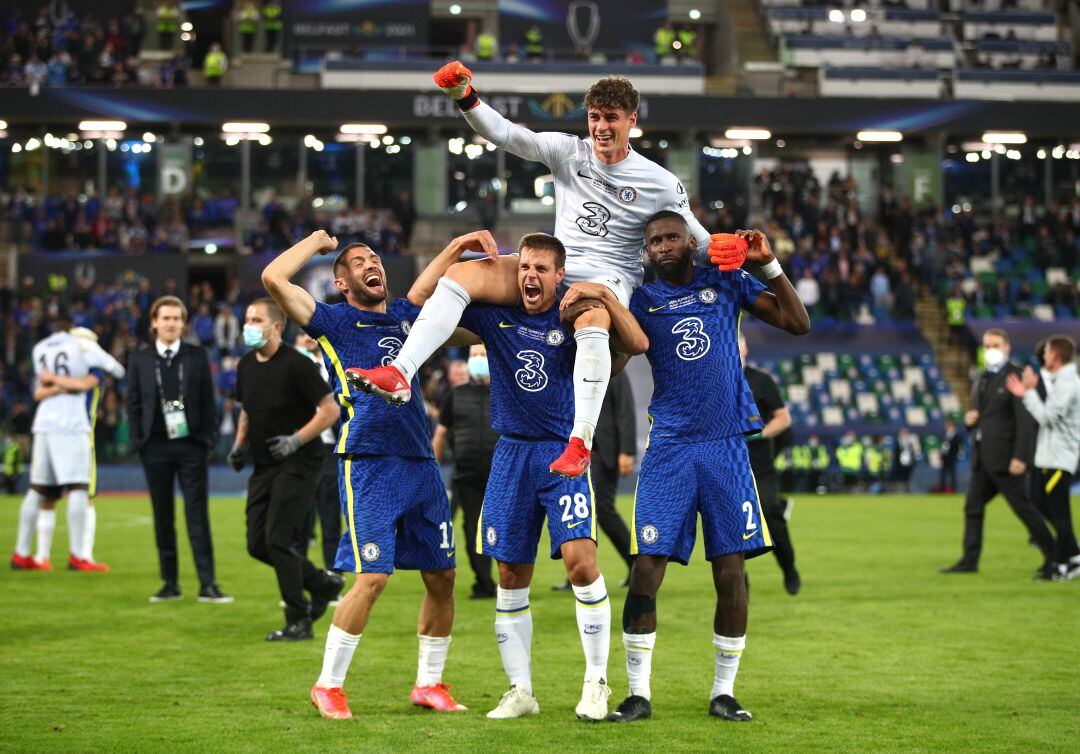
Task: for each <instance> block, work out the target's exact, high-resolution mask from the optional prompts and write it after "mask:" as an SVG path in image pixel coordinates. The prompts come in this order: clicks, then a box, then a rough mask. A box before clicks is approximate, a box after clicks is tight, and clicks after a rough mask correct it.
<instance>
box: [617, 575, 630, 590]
mask: <svg viewBox="0 0 1080 754" xmlns="http://www.w3.org/2000/svg"><path fill="white" fill-rule="evenodd" d="M619 588H620V589H629V588H630V577H629V576H627V577H626V578H625V579H623V580H622V581H620V582H619Z"/></svg>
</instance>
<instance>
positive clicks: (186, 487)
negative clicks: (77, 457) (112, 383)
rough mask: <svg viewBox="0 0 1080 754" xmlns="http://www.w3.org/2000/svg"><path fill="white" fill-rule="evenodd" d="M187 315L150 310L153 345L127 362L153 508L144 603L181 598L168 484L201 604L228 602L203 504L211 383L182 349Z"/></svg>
mask: <svg viewBox="0 0 1080 754" xmlns="http://www.w3.org/2000/svg"><path fill="white" fill-rule="evenodd" d="M186 322H187V308H186V307H185V306H184V304H183V302H182V301H181V300H180V299H178V298H176V297H175V296H162V297H161V298H159V299H157V300H156V301H154V303H153V304H152V305H151V306H150V329H151V331H152V332H153V333H154V335H155V339H154V343H153V344H152V345H149V346H143V347H141V348H140V349H139V350H137V351H135V352H134V353H132V354H131V358H130V363H129V365H128V377H127V383H128V391H127V410H128V423H129V425H130V429H131V446H132V447H133V448H134V449H135V450H136V451H138V453H139V456H140V458H141V459H142V464H143V470H144V471H145V473H146V485H147V487H148V488H149V491H150V501H151V503H152V504H153V508H154V534H155V537H156V539H157V548H158V561H159V564H160V567H161V578H162V581H164V582H165V583H164V585H163V586H162V587H161V589H160V591H158V593H157V594H155V595H154V596H152V597H151V598H150V601H151V602H166V601H170V600H178V599H181V598H182V596H183V595H182V593H181V591H180V582H179V574H178V568H177V553H176V525H175V515H176V514H175V498H174V484H175V482H176V480H177V479H179V481H180V490H181V492H182V493H183V495H184V514H185V517H186V518H187V528H188V538H189V539H190V540H191V549H192V552H193V553H194V556H195V570H196V571H197V572H198V574H199V583H200V589H199V601H200V602H232V599H233V598H232V597H230V596H228V595H225V594H222V593H221V590H220V589H219V588H218V585H217V582H216V580H215V577H214V546H213V542H212V541H211V538H210V511H209V506H208V501H207V487H208V479H209V454H210V449H211V448H213V447H214V441H215V439H216V435H217V427H218V421H217V411H216V409H215V405H214V381H213V378H212V377H211V374H210V356H209V354H208V353H207V351H206V349H205V348H202V347H201V346H193V345H190V344H188V343H183V342H181V340H180V335H181V333H182V332H183V330H184V324H185V323H186Z"/></svg>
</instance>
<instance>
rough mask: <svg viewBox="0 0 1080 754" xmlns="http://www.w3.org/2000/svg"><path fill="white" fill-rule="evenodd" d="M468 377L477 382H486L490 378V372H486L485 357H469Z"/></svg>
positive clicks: (486, 362)
mask: <svg viewBox="0 0 1080 754" xmlns="http://www.w3.org/2000/svg"><path fill="white" fill-rule="evenodd" d="M469 376H470V377H472V378H473V379H477V380H486V379H487V378H488V377H490V376H491V372H489V371H488V360H487V356H470V357H469Z"/></svg>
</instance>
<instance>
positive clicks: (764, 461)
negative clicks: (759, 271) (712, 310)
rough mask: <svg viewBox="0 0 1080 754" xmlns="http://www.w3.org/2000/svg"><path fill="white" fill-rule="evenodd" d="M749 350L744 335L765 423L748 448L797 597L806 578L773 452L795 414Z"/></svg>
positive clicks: (780, 560) (746, 369)
mask: <svg viewBox="0 0 1080 754" xmlns="http://www.w3.org/2000/svg"><path fill="white" fill-rule="evenodd" d="M747 351H748V349H747V346H746V338H744V337H743V336H742V335H740V336H739V353H740V354H741V355H742V361H743V375H744V376H745V377H746V383H747V384H748V385H749V386H750V392H751V393H752V394H753V396H754V403H755V404H757V407H758V413H760V414H761V420H762V421H763V422H765V426H764V427H762V429H761V431H760V432H759V433H757V434H756V435H751V436H750V437H748V438H746V448H747V450H748V451H749V453H750V468H751V469H752V470H753V472H754V480H755V481H756V482H757V489H758V499H759V500H760V501H761V511H762V513H763V514H764V515H765V523H766V524H767V525H768V527H769V533H770V534H771V535H772V539H773V554H774V555H775V556H776V562H777V564H778V565H779V566H780V570H781V571H783V572H784V589H785V590H787V593H788V594H790V595H792V596H794V595H796V594H798V593H799V589H801V588H802V579H801V578H800V577H799V572H798V570H796V568H795V547H794V545H792V544H791V535H790V534H789V533H788V527H787V521H786V520H785V518H784V508H783V506H782V505H781V504H780V480H779V479H778V477H777V473H776V466H775V460H774V459H775V456H776V454H775V453H774V452H773V439H774V438H775V437H777V436H778V435H780V434H781V433H783V432H785V431H787V430H788V429H789V428H790V427H791V413H790V412H789V411H788V409H787V406H785V405H784V399H783V398H782V397H781V396H780V388H779V387H777V385H776V381H775V380H774V379H773V378H772V377H771V376H770V375H769V374H768V372H763V371H762V370H760V369H755V368H754V367H752V366H748V365H747V364H746V354H747ZM794 450H795V449H793V451H794Z"/></svg>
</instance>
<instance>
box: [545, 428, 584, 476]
mask: <svg viewBox="0 0 1080 754" xmlns="http://www.w3.org/2000/svg"><path fill="white" fill-rule="evenodd" d="M591 462H592V451H591V450H589V449H588V448H586V447H585V443H584V442H583V441H582V439H581V438H580V437H571V438H570V442H569V443H568V444H567V446H566V450H564V451H563V453H562V455H561V456H559V457H558V458H556V459H555V461H554V462H553V463H552V464H551V465H550V466H548V471H550V472H551V473H552V474H556V475H558V476H562V477H566V478H567V479H577V478H578V477H579V476H581V475H582V474H584V473H585V472H586V471H588V470H589V464H590V463H591Z"/></svg>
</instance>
